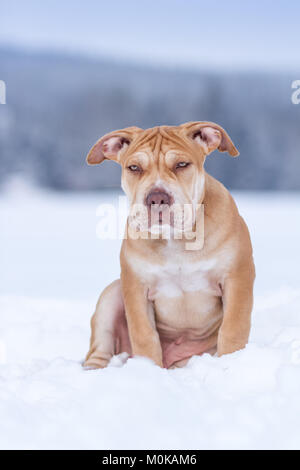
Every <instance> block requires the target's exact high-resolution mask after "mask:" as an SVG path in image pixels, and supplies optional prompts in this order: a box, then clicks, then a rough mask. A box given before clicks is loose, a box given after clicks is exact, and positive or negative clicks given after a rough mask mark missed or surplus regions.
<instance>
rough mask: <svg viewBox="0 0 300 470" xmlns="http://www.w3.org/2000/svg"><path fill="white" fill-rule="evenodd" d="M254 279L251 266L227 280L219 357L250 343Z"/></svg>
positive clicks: (219, 337) (224, 290) (224, 291)
mask: <svg viewBox="0 0 300 470" xmlns="http://www.w3.org/2000/svg"><path fill="white" fill-rule="evenodd" d="M254 278H255V272H254V266H253V265H252V264H251V265H250V266H248V267H247V268H246V269H244V270H242V271H239V272H238V273H235V274H231V276H230V277H229V278H228V279H226V280H225V283H224V287H223V309H224V317H223V322H222V325H221V327H220V330H219V334H218V351H217V352H218V356H222V355H223V354H230V353H232V352H235V351H238V350H239V349H243V348H244V347H245V346H246V344H247V342H248V338H249V333H250V326H251V311H252V306H253V282H254Z"/></svg>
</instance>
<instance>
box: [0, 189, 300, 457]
mask: <svg viewBox="0 0 300 470" xmlns="http://www.w3.org/2000/svg"><path fill="white" fill-rule="evenodd" d="M235 198H236V201H237V203H238V206H239V209H240V212H241V213H242V215H243V216H244V218H245V219H246V221H247V223H248V225H249V228H250V231H251V235H252V240H253V245H254V254H255V263H256V269H257V280H256V286H255V307H254V312H253V328H252V332H251V338H250V343H249V345H248V346H247V348H246V349H245V350H243V351H240V352H237V353H235V354H232V355H228V356H225V357H222V358H220V359H218V358H213V357H210V356H208V355H204V356H202V357H194V358H192V359H191V360H190V362H189V364H188V365H187V366H186V367H185V368H184V369H178V370H171V371H167V370H162V369H159V368H158V367H156V366H154V365H153V364H152V363H151V362H150V361H147V360H146V359H141V358H140V359H131V360H129V361H128V362H127V364H125V365H123V366H122V365H121V363H120V361H118V360H117V359H115V361H113V364H111V366H110V367H109V368H107V369H105V370H96V371H84V370H82V367H81V361H82V360H83V358H84V356H85V354H86V352H87V349H88V342H89V335H90V328H89V321H90V317H91V315H92V313H93V308H94V305H95V303H96V300H97V297H98V294H99V293H100V291H101V290H102V289H103V288H104V286H105V285H106V284H108V283H109V282H110V281H112V280H113V279H115V278H117V277H119V260H118V255H119V247H120V241H119V240H113V241H103V240H102V241H101V240H99V239H97V237H96V234H95V230H96V223H97V221H98V220H99V219H97V217H96V208H97V206H98V205H99V203H101V202H103V201H106V202H112V201H114V202H116V201H117V193H109V192H105V193H96V194H89V195H87V194H75V195H72V194H59V193H46V192H42V191H35V190H29V189H28V188H27V189H26V187H25V188H20V187H19V188H17V189H16V187H11V188H10V190H9V191H6V192H5V193H4V194H2V195H0V214H1V248H0V250H1V296H0V448H3V449H14V448H22V449H65V448H66V449H116V448H122V449H127V448H128V449H130V448H133V449H136V448H146V449H151V448H152V449H153V448H158V449H180V448H187V449H216V448H218V449H248V448H250V449H263V448H268V449H277V448H280V449H290V448H291V449H294V448H297V449H300V398H299V397H300V254H299V241H300V195H288V194H267V195H264V194H242V193H239V194H235Z"/></svg>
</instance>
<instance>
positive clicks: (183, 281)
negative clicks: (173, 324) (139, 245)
mask: <svg viewBox="0 0 300 470" xmlns="http://www.w3.org/2000/svg"><path fill="white" fill-rule="evenodd" d="M215 264H216V259H215V258H212V259H208V260H203V261H198V262H195V263H190V262H184V263H173V262H167V263H165V264H163V265H158V264H152V263H147V262H144V261H143V262H142V261H140V260H138V259H135V260H134V262H133V268H134V270H135V272H137V273H138V274H139V275H140V276H141V277H142V278H144V279H145V280H146V281H148V282H149V285H150V286H151V290H150V297H151V299H152V300H153V299H154V298H155V297H157V296H158V295H163V296H164V297H179V296H181V295H182V294H183V292H194V291H200V290H204V289H207V288H208V287H209V280H208V272H209V271H210V270H211V269H212V268H213V267H214V266H215Z"/></svg>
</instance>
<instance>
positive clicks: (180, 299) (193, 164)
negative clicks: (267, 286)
mask: <svg viewBox="0 0 300 470" xmlns="http://www.w3.org/2000/svg"><path fill="white" fill-rule="evenodd" d="M216 149H218V150H219V151H220V152H228V153H229V154H230V155H231V156H233V157H236V156H237V155H238V154H239V153H238V151H237V149H236V148H235V146H234V144H233V142H232V141H231V139H230V137H229V136H228V134H227V133H226V132H225V130H224V129H223V128H222V127H220V126H219V125H217V124H215V123H211V122H189V123H186V124H182V125H180V126H160V127H155V128H152V129H146V130H143V129H140V128H137V127H129V128H126V129H122V130H119V131H115V132H112V133H110V134H106V135H105V136H104V137H102V138H101V139H100V140H99V141H98V142H97V143H96V144H95V145H94V146H93V147H92V149H91V150H90V152H89V154H88V156H87V162H88V163H89V164H90V165H95V164H99V163H101V162H102V161H103V160H104V159H110V160H114V161H116V162H118V163H119V164H120V165H121V166H122V188H123V190H124V191H125V193H126V195H127V196H128V199H129V202H130V207H131V210H130V215H129V217H128V220H127V228H126V233H125V237H124V240H123V244H122V249H121V256H120V261H121V279H120V280H116V281H114V282H113V283H112V284H110V285H109V286H108V287H106V289H104V291H103V292H102V294H101V296H100V298H99V301H98V303H97V306H96V311H95V313H94V315H93V317H92V321H91V327H92V334H91V341H90V350H89V352H88V354H87V357H86V360H85V363H84V366H85V367H87V368H103V367H105V366H107V364H108V362H109V361H110V359H111V358H112V356H113V355H114V354H118V353H121V352H126V353H128V355H130V356H131V355H132V356H144V357H147V358H149V359H151V360H152V361H154V362H155V364H157V365H159V366H160V367H166V368H171V367H180V366H183V365H184V364H186V362H187V361H188V359H189V358H190V357H191V356H193V355H201V354H203V353H205V352H206V353H211V354H215V353H217V354H218V356H221V355H223V354H228V353H232V352H234V351H237V350H239V349H242V348H244V347H245V345H246V343H247V341H248V336H249V331H250V321H251V310H252V304H253V283H254V278H255V268H254V263H253V255H252V246H251V241H250V236H249V232H248V229H247V226H246V224H245V222H244V220H243V219H242V217H241V216H240V215H239V213H238V210H237V207H236V205H235V203H234V201H233V199H232V197H231V195H230V194H229V192H228V191H227V190H226V188H225V187H224V186H223V185H222V184H221V183H220V182H218V181H217V180H216V179H214V178H213V177H212V176H210V175H208V174H207V173H206V172H205V170H204V162H205V159H206V157H207V155H209V154H210V153H211V152H213V151H214V150H216ZM186 207H187V208H189V211H188V213H189V216H186V213H185V210H184V208H186ZM186 219H188V220H189V223H188V224H187V227H186V224H185V221H186Z"/></svg>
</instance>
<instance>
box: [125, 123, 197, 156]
mask: <svg viewBox="0 0 300 470" xmlns="http://www.w3.org/2000/svg"><path fill="white" fill-rule="evenodd" d="M192 149H193V145H192V142H191V141H190V139H188V138H187V136H186V134H185V133H184V132H183V130H182V129H181V128H180V127H176V126H158V127H154V128H152V129H146V130H144V131H142V132H141V133H140V134H139V135H138V136H137V137H136V138H135V139H134V140H133V142H132V143H131V145H130V146H129V148H128V150H127V151H126V152H125V154H124V159H125V160H127V159H128V158H130V157H131V156H132V155H134V154H137V153H139V152H141V153H143V152H144V153H147V155H149V156H150V157H151V158H152V159H153V160H158V159H159V157H160V156H161V155H166V153H167V152H168V151H170V150H172V151H178V152H187V151H192Z"/></svg>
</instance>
